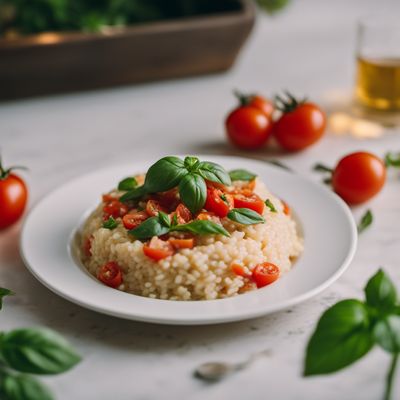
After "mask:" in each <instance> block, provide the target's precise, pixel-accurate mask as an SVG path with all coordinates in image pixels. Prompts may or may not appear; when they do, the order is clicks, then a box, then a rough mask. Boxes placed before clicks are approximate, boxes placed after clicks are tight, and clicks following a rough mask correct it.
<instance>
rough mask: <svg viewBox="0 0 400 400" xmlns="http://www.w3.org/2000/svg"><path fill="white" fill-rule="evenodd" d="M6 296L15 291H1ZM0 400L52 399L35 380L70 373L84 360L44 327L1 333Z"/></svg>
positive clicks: (66, 343)
mask: <svg viewBox="0 0 400 400" xmlns="http://www.w3.org/2000/svg"><path fill="white" fill-rule="evenodd" d="M0 293H2V295H3V296H5V295H9V294H11V293H12V292H11V291H10V290H8V289H4V288H0ZM0 360H1V362H0V398H1V399H2V400H53V399H54V396H53V394H52V393H51V392H50V390H49V389H48V388H47V387H46V386H45V385H44V384H43V383H41V382H40V381H38V380H37V379H36V378H35V377H33V376H31V375H27V374H36V375H55V374H60V373H63V372H65V371H68V370H69V369H71V368H72V367H74V366H75V365H76V364H78V363H79V362H80V361H81V357H80V356H79V355H78V354H77V353H76V352H75V350H73V348H72V347H71V345H70V344H69V343H68V342H67V341H66V340H65V339H64V338H63V337H62V336H60V335H59V334H58V333H56V332H54V331H52V330H50V329H43V328H27V329H15V330H13V331H10V332H0Z"/></svg>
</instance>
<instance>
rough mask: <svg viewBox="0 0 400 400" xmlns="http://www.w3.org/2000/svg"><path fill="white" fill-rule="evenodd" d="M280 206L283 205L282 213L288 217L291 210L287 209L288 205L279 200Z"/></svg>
mask: <svg viewBox="0 0 400 400" xmlns="http://www.w3.org/2000/svg"><path fill="white" fill-rule="evenodd" d="M281 202H282V204H283V213H284V214H286V215H290V214H291V213H292V210H291V209H290V207H289V204H288V203H286V201H284V200H281Z"/></svg>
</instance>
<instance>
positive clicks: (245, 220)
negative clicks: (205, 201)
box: [228, 208, 265, 225]
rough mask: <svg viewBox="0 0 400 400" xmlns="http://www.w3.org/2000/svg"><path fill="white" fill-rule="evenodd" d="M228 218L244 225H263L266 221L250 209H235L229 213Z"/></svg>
mask: <svg viewBox="0 0 400 400" xmlns="http://www.w3.org/2000/svg"><path fill="white" fill-rule="evenodd" d="M228 218H229V219H231V220H232V221H235V222H238V223H239V224H242V225H252V224H263V223H264V222H265V219H264V218H263V217H262V216H261V215H260V214H259V213H257V212H255V211H253V210H250V209H249V208H233V209H232V210H230V211H229V213H228Z"/></svg>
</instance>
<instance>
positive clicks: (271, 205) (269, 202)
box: [264, 199, 278, 213]
mask: <svg viewBox="0 0 400 400" xmlns="http://www.w3.org/2000/svg"><path fill="white" fill-rule="evenodd" d="M264 203H265V205H266V206H267V207H268V208H269V209H270V210H271V212H273V213H276V212H278V211H277V210H276V208H275V206H274V204H273V203H272V201H271V200H270V199H267V200H265V202H264Z"/></svg>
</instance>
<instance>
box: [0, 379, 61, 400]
mask: <svg viewBox="0 0 400 400" xmlns="http://www.w3.org/2000/svg"><path fill="white" fill-rule="evenodd" d="M0 395H1V398H2V399H3V400H54V396H53V395H52V393H51V392H50V391H49V389H48V388H47V387H46V386H45V385H44V384H42V383H40V382H39V381H38V380H37V379H36V378H34V377H32V376H29V375H9V374H7V375H6V376H5V377H4V378H3V379H2V382H1V384H0Z"/></svg>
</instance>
